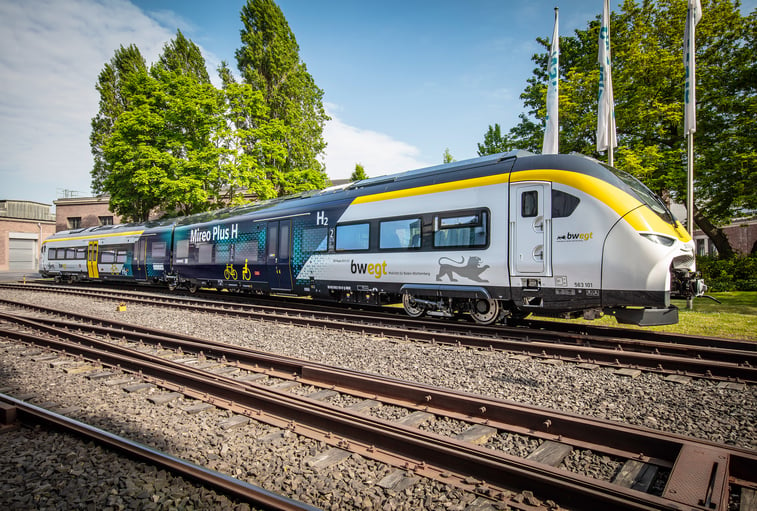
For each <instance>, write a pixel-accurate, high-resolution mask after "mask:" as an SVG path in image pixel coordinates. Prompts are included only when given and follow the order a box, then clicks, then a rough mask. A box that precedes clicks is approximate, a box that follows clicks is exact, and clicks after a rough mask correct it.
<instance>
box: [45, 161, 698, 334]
mask: <svg viewBox="0 0 757 511" xmlns="http://www.w3.org/2000/svg"><path fill="white" fill-rule="evenodd" d="M694 248H695V246H694V242H693V241H692V237H691V236H690V234H689V233H688V232H687V231H686V229H685V228H684V227H683V226H682V225H681V223H680V222H679V221H677V220H676V219H675V217H674V216H673V214H672V213H671V212H670V210H669V209H668V207H667V206H666V204H665V203H664V201H663V200H661V199H660V197H658V196H657V195H656V194H654V193H653V192H652V191H650V190H649V189H648V188H647V187H646V186H644V185H643V184H642V183H641V182H640V181H639V180H638V179H636V178H635V177H633V176H631V175H630V174H628V173H626V172H623V171H621V170H619V169H616V168H614V167H610V166H608V165H605V164H603V163H601V162H599V161H597V160H595V159H593V158H589V157H586V156H582V155H577V154H570V155H568V154H559V155H537V154H532V153H529V152H526V151H511V152H507V153H500V154H495V155H489V156H483V157H479V158H473V159H469V160H465V161H459V162H453V163H448V164H443V165H437V166H433V167H428V168H422V169H417V170H411V171H407V172H402V173H397V174H392V175H385V176H380V177H374V178H369V179H365V180H361V181H356V182H351V183H349V184H345V185H340V186H332V187H330V188H326V189H323V190H314V191H308V192H304V193H300V194H296V195H292V196H287V197H282V198H277V199H272V200H267V201H262V202H257V203H252V204H249V205H244V206H238V207H232V208H227V209H223V210H218V211H213V212H208V213H201V214H196V215H191V216H186V217H181V218H173V219H164V220H159V221H151V222H146V223H139V224H123V225H104V226H99V227H90V228H85V229H73V230H68V231H62V232H58V233H56V234H54V235H52V236H50V237H49V238H47V239H46V240H45V241H44V242H43V243H42V245H41V259H40V260H41V274H42V275H43V276H44V277H52V278H55V279H56V280H58V281H61V280H62V281H67V282H74V281H79V280H88V281H119V282H134V283H142V284H145V285H158V286H167V287H168V288H169V289H171V290H173V289H176V288H184V289H187V290H188V291H189V292H195V291H196V290H197V289H198V288H214V289H217V290H227V291H231V292H240V293H254V294H263V295H277V294H282V295H296V296H302V297H312V298H314V299H321V300H331V301H334V302H340V303H345V304H352V305H366V306H381V305H390V304H394V305H395V306H399V305H400V304H401V306H402V307H403V308H404V310H405V312H406V313H407V314H408V315H410V316H412V317H420V316H424V315H428V316H436V317H441V318H457V317H465V318H472V319H473V320H474V321H475V322H476V323H479V324H484V325H487V324H492V323H496V322H513V321H517V320H519V319H522V318H524V317H526V316H528V315H530V314H533V315H541V316H551V317H566V318H575V317H584V318H587V319H596V318H598V317H601V316H603V315H605V314H609V315H612V316H614V317H615V318H616V319H617V321H618V322H619V323H628V324H637V325H661V324H671V323H676V322H677V321H678V309H677V308H676V307H675V306H673V305H671V298H677V297H681V298H692V297H695V296H701V295H702V294H704V292H705V290H706V286H705V284H704V282H703V280H702V279H701V278H700V275H699V274H698V273H697V271H696V261H695V256H694V254H695V252H694Z"/></svg>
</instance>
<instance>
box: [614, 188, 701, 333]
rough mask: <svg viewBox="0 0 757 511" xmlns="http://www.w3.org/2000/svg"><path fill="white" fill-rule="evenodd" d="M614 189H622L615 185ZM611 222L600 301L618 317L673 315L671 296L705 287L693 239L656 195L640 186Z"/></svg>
mask: <svg viewBox="0 0 757 511" xmlns="http://www.w3.org/2000/svg"><path fill="white" fill-rule="evenodd" d="M618 192H619V193H625V192H623V191H620V190H619V191H618ZM646 193H647V196H644V197H639V196H638V195H636V194H634V195H635V198H636V199H640V200H638V203H637V204H636V205H635V206H634V207H632V208H630V209H629V211H627V212H626V213H625V214H624V215H623V216H622V217H621V219H620V220H619V221H618V222H617V223H616V224H615V225H614V226H613V228H612V229H611V230H610V232H609V233H608V235H607V238H606V240H605V244H604V249H603V256H602V304H603V306H604V307H605V309H606V311H607V312H609V313H611V314H613V315H615V316H616V318H617V319H618V321H619V322H623V323H634V324H642V325H659V324H670V323H675V322H677V321H678V310H677V309H676V308H675V307H672V306H671V303H670V299H671V298H687V299H688V298H692V297H695V296H701V295H702V294H704V292H705V291H706V289H707V287H706V286H705V285H704V282H703V281H702V279H700V278H698V274H697V272H696V258H695V244H694V240H693V239H692V237H691V235H690V234H689V233H688V232H687V231H686V229H685V228H684V227H683V225H681V223H680V222H679V221H678V220H676V219H675V218H674V217H673V215H672V214H671V213H670V211H669V210H668V209H667V208H666V207H665V205H664V204H663V203H662V201H661V200H660V199H659V198H658V197H657V196H655V195H654V194H652V193H651V192H649V191H648V190H646Z"/></svg>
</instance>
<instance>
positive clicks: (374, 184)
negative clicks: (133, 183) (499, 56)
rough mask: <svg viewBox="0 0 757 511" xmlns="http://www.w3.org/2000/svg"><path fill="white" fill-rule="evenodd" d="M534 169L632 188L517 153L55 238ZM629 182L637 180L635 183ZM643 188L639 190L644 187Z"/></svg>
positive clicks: (587, 161) (576, 164)
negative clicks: (566, 172)
mask: <svg viewBox="0 0 757 511" xmlns="http://www.w3.org/2000/svg"><path fill="white" fill-rule="evenodd" d="M532 169H556V170H567V171H572V172H579V173H582V174H587V175H590V176H593V177H596V178H599V179H602V180H604V181H608V182H610V183H611V184H613V185H615V186H618V187H619V188H622V189H627V188H628V184H627V182H626V181H625V180H624V179H625V178H623V179H621V178H622V177H623V176H621V177H618V173H620V171H618V170H617V169H613V168H610V167H607V166H605V165H603V164H602V163H600V162H599V161H597V160H595V159H593V158H589V157H587V156H584V155H580V154H569V155H567V154H553V155H537V154H533V153H530V152H528V151H523V150H515V151H510V152H504V153H498V154H493V155H487V156H482V157H478V158H471V159H468V160H463V161H456V162H452V163H445V164H442V165H434V166H431V167H424V168H420V169H415V170H409V171H405V172H400V173H396V174H389V175H384V176H377V177H372V178H368V179H363V180H361V181H355V182H351V183H348V184H344V185H338V186H332V187H329V188H325V189H322V190H310V191H306V192H301V193H298V194H294V195H288V196H285V197H279V198H275V199H270V200H266V201H261V202H255V203H252V204H246V205H243V206H235V207H230V208H225V209H221V210H215V211H208V212H204V213H198V214H195V215H189V216H185V217H179V218H169V219H164V220H159V221H156V222H147V223H144V224H123V225H115V226H100V227H91V228H87V229H79V230H71V231H63V232H60V233H56V234H55V235H53V237H59V235H63V234H66V235H69V236H70V235H77V234H78V235H81V236H88V235H97V234H100V233H101V232H103V231H108V230H112V231H110V232H113V233H114V234H115V233H117V232H127V231H128V230H130V229H131V230H134V229H145V230H148V229H149V230H152V229H155V230H160V229H161V228H170V227H171V226H173V225H174V224H175V225H177V226H184V225H194V224H201V223H207V222H214V221H219V220H224V219H228V218H238V217H253V218H254V217H270V216H272V215H277V214H279V213H282V214H296V213H298V212H300V211H306V210H309V209H311V208H313V207H316V206H318V205H321V206H324V205H326V204H327V203H330V202H341V201H349V200H352V199H354V198H355V197H359V196H363V195H370V194H379V193H383V192H390V191H396V190H403V189H407V188H414V187H420V186H428V185H434V184H439V183H447V182H451V181H459V180H463V179H472V178H476V177H482V176H489V175H496V174H507V173H510V172H519V171H525V170H532ZM623 174H624V173H623ZM631 179H634V180H635V178H631ZM639 185H641V183H640V182H639ZM641 186H643V185H641ZM284 212H286V213H284ZM79 233H80V234H79Z"/></svg>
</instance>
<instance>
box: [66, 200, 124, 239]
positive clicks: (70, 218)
mask: <svg viewBox="0 0 757 511" xmlns="http://www.w3.org/2000/svg"><path fill="white" fill-rule="evenodd" d="M109 200H110V198H109V197H108V196H100V197H75V198H65V199H57V200H55V201H53V204H55V219H56V220H55V231H56V232H58V231H67V230H69V229H81V228H85V227H98V226H100V225H114V224H120V223H121V217H120V216H118V215H114V214H113V213H112V212H111V211H110V210H109V209H108V208H109Z"/></svg>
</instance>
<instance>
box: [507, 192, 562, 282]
mask: <svg viewBox="0 0 757 511" xmlns="http://www.w3.org/2000/svg"><path fill="white" fill-rule="evenodd" d="M551 202H552V185H551V183H544V182H534V183H514V184H511V185H510V272H511V274H512V275H524V276H542V277H550V276H552V247H551V244H550V240H551V239H552V232H551V231H552V216H551V213H552V204H551Z"/></svg>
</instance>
